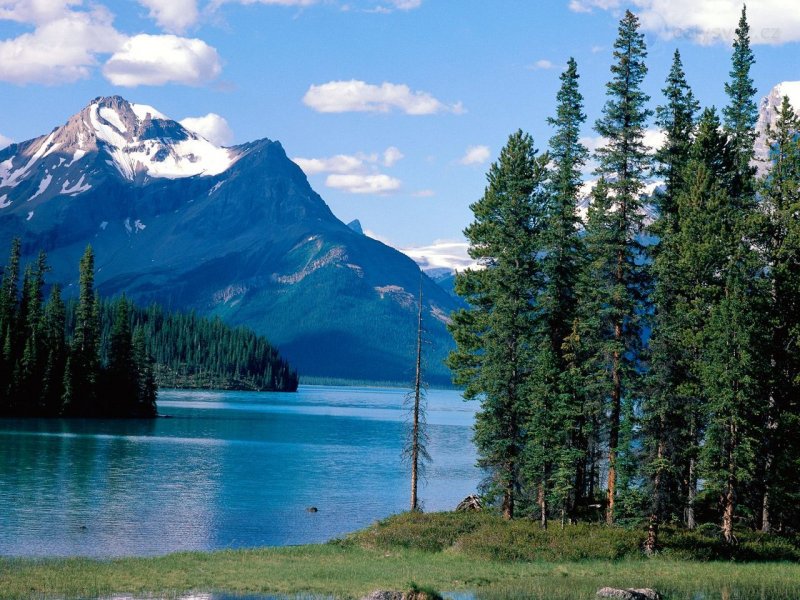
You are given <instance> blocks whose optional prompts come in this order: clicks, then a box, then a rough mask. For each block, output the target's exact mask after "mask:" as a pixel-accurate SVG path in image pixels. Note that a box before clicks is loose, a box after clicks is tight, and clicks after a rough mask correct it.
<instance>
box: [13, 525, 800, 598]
mask: <svg viewBox="0 0 800 600" xmlns="http://www.w3.org/2000/svg"><path fill="white" fill-rule="evenodd" d="M498 523H499V526H498ZM520 523H522V525H518V524H517V523H512V524H504V523H502V522H500V521H498V520H497V519H496V518H495V517H491V516H488V515H453V514H452V513H449V514H448V513H443V514H438V515H408V514H406V515H399V516H397V517H393V518H391V519H388V520H386V521H383V522H381V523H379V524H376V525H373V526H372V527H370V528H368V529H366V530H364V531H362V532H358V533H356V534H354V535H352V536H349V537H348V538H346V539H345V540H339V541H337V542H333V543H329V544H323V545H313V546H297V547H284V548H263V549H255V550H226V551H221V552H212V553H200V552H184V553H177V554H171V555H168V556H162V557H156V558H124V559H117V560H108V561H95V560H88V559H78V558H71V559H46V560H20V559H0V598H31V597H35V598H42V597H67V598H78V597H81V598H84V597H97V596H102V595H108V594H111V593H124V594H135V595H149V594H157V595H160V596H167V597H170V596H175V595H177V594H180V593H184V592H188V591H226V592H231V593H241V594H244V593H256V594H258V593H265V594H266V593H270V594H296V593H309V594H320V595H333V596H336V597H340V598H358V597H360V596H362V595H365V594H367V593H369V592H370V591H372V590H375V589H396V590H410V589H417V590H440V591H459V590H467V591H475V592H477V594H478V596H479V597H480V598H486V599H487V600H493V599H495V598H498V599H499V598H533V599H537V598H540V599H542V600H543V599H545V598H546V599H548V600H572V599H575V598H583V599H589V598H592V597H593V594H594V591H595V590H597V589H598V588H599V587H602V586H605V585H611V586H617V587H630V586H636V587H655V588H656V589H659V590H660V591H662V592H663V593H665V594H666V596H667V598H669V599H670V600H675V599H681V600H683V599H687V600H688V599H690V598H694V597H695V596H694V594H695V593H696V592H702V593H704V594H705V595H704V596H703V597H704V598H705V599H706V600H712V599H720V600H756V599H758V600H784V599H785V600H788V599H790V598H792V599H794V598H797V597H800V564H797V563H791V562H783V563H777V562H767V563H737V562H732V561H710V562H701V561H688V560H679V559H677V558H676V557H675V555H673V554H670V553H669V552H665V553H663V554H662V555H661V556H659V557H656V558H653V559H644V558H642V557H641V555H640V553H638V552H637V553H633V552H630V551H629V537H628V533H629V532H626V533H625V535H620V536H618V537H619V539H618V538H617V537H615V536H617V533H616V532H619V531H624V530H620V529H608V528H605V527H599V526H594V527H588V526H580V527H579V528H577V529H574V530H573V531H572V532H571V533H572V534H573V535H572V536H570V535H568V534H567V533H565V532H567V531H568V530H569V529H570V528H567V530H565V532H561V531H560V529H559V528H557V527H556V528H551V530H550V531H549V532H547V533H542V532H538V533H539V534H540V535H539V536H538V537H537V535H535V534H533V533H532V532H533V531H534V529H535V528H534V527H532V526H531V527H530V528H527V527H525V526H523V525H532V524H529V523H524V522H522V521H520ZM592 530H594V531H593V537H589V534H590V532H592ZM493 531H494V532H495V534H494V535H488V534H491V533H492V532H493ZM497 532H499V533H497ZM557 532H558V533H557ZM609 532H611V533H609ZM637 535H638V534H637ZM484 536H485V537H484ZM570 539H571V541H572V544H568V540H570ZM620 540H622V541H620ZM609 543H610V544H611V547H612V549H611V550H608V549H602V550H599V551H598V552H599V553H600V554H601V557H591V558H583V559H581V560H567V559H564V558H557V557H559V556H563V552H564V551H565V550H566V549H567V548H568V547H571V546H576V547H579V548H588V547H598V545H599V546H603V547H604V546H606V545H608V544H609ZM531 548H538V550H532V549H531ZM569 552H570V553H572V554H573V555H574V556H581V555H584V554H586V551H585V550H570V551H569ZM612 555H613V556H612ZM531 557H534V558H533V559H531Z"/></svg>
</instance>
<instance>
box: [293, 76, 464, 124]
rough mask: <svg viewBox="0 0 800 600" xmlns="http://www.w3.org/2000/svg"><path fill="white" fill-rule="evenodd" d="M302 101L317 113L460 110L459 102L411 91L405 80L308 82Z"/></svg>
mask: <svg viewBox="0 0 800 600" xmlns="http://www.w3.org/2000/svg"><path fill="white" fill-rule="evenodd" d="M303 103H304V104H305V105H306V106H308V107H309V108H312V109H314V110H315V111H317V112H321V113H343V112H383V113H388V112H391V111H393V110H399V111H401V112H404V113H406V114H407V115H432V114H435V113H441V112H451V113H455V114H460V113H462V112H464V107H463V106H462V105H461V103H460V102H458V103H456V104H445V103H444V102H442V101H441V100H438V99H436V98H434V97H433V96H432V95H431V94H429V93H428V92H420V91H413V90H411V88H409V87H408V86H407V85H405V84H397V83H388V82H384V83H382V84H381V85H373V84H370V83H366V82H364V81H358V80H356V79H351V80H350V81H329V82H328V83H323V84H321V85H312V86H311V87H310V88H308V91H307V92H306V94H305V96H303Z"/></svg>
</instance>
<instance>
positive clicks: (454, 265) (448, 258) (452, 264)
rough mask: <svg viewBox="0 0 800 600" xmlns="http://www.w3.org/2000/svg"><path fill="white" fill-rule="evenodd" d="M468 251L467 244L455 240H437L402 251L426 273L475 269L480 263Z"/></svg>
mask: <svg viewBox="0 0 800 600" xmlns="http://www.w3.org/2000/svg"><path fill="white" fill-rule="evenodd" d="M468 250H469V244H468V243H467V242H459V241H453V240H436V241H435V242H433V243H432V244H429V245H427V246H414V247H411V248H402V249H400V251H401V252H402V253H404V254H405V255H406V256H409V257H410V258H412V259H413V260H414V262H416V263H417V264H418V265H419V266H420V267H421V268H422V269H423V270H425V271H429V270H432V269H449V270H451V271H463V270H464V269H467V268H475V267H477V265H478V263H477V262H476V261H475V260H474V259H473V258H471V257H470V255H469V253H468Z"/></svg>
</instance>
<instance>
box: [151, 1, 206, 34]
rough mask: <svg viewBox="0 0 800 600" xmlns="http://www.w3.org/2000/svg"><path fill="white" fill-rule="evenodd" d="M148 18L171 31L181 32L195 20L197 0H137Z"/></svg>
mask: <svg viewBox="0 0 800 600" xmlns="http://www.w3.org/2000/svg"><path fill="white" fill-rule="evenodd" d="M139 4H141V5H142V6H144V7H145V8H148V9H150V18H151V19H153V20H154V21H155V22H156V23H158V25H159V26H160V27H163V28H164V29H166V30H167V31H170V32H172V33H183V32H184V31H186V29H187V28H189V27H191V26H192V25H194V24H195V23H196V22H197V16H198V11H197V0H139Z"/></svg>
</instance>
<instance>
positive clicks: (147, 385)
mask: <svg viewBox="0 0 800 600" xmlns="http://www.w3.org/2000/svg"><path fill="white" fill-rule="evenodd" d="M133 364H134V366H135V368H136V372H137V374H138V377H137V383H138V397H137V400H138V402H137V405H136V407H135V410H134V412H133V414H134V415H135V416H138V417H155V416H156V396H157V394H158V387H157V385H156V381H155V377H154V376H153V359H152V357H151V356H150V354H148V352H147V347H146V344H145V335H144V328H142V327H141V326H137V327H136V328H135V329H134V330H133Z"/></svg>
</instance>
